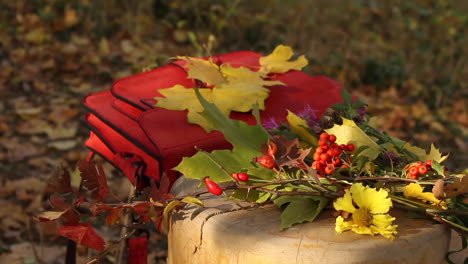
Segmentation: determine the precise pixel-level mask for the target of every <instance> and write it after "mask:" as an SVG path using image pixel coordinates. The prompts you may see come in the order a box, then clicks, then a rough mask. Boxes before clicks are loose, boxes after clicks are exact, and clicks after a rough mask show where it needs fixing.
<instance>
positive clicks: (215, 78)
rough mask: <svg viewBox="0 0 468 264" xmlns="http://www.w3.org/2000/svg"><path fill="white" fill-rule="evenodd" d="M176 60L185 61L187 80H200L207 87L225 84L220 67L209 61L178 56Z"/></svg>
mask: <svg viewBox="0 0 468 264" xmlns="http://www.w3.org/2000/svg"><path fill="white" fill-rule="evenodd" d="M177 58H178V59H182V60H185V61H186V62H187V65H186V67H187V68H188V71H187V74H188V78H193V79H197V80H200V81H202V82H204V83H206V84H208V85H214V86H219V85H221V84H222V83H224V82H226V79H225V78H224V77H223V74H222V73H221V71H220V67H219V66H218V65H216V64H215V63H213V62H212V61H211V60H204V59H197V58H191V57H186V56H178V57H177Z"/></svg>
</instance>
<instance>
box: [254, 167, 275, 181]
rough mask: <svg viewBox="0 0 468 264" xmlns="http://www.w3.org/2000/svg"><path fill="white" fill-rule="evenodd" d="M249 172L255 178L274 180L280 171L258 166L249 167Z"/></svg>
mask: <svg viewBox="0 0 468 264" xmlns="http://www.w3.org/2000/svg"><path fill="white" fill-rule="evenodd" d="M247 174H249V175H250V176H251V179H252V180H254V179H255V178H259V179H262V180H269V181H270V180H274V179H276V178H277V176H278V173H277V172H275V171H274V170H272V169H268V168H265V167H258V168H248V169H247Z"/></svg>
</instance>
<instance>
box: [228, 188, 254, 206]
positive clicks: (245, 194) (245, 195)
mask: <svg viewBox="0 0 468 264" xmlns="http://www.w3.org/2000/svg"><path fill="white" fill-rule="evenodd" d="M259 197H260V192H259V191H257V190H253V189H237V190H236V191H235V192H234V193H233V194H232V195H231V196H230V198H233V199H237V200H244V201H248V202H252V203H255V202H256V201H257V200H258V199H259Z"/></svg>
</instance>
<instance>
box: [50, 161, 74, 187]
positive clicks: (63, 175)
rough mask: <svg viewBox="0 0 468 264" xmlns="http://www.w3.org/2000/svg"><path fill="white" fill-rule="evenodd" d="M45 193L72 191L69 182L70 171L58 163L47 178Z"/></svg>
mask: <svg viewBox="0 0 468 264" xmlns="http://www.w3.org/2000/svg"><path fill="white" fill-rule="evenodd" d="M46 192H47V193H54V192H57V193H70V192H73V189H72V186H71V182H70V172H69V171H68V170H67V169H65V168H64V167H63V166H62V165H59V166H58V167H57V168H56V169H55V171H54V173H53V174H52V176H50V178H49V180H48V185H47V188H46Z"/></svg>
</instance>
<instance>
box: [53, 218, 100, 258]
mask: <svg viewBox="0 0 468 264" xmlns="http://www.w3.org/2000/svg"><path fill="white" fill-rule="evenodd" d="M57 233H59V234H60V235H62V236H64V237H67V238H69V239H71V240H73V241H75V242H76V243H77V244H79V245H83V246H85V247H88V248H92V249H95V250H98V251H103V250H104V240H103V239H102V237H101V236H99V235H98V234H97V233H96V231H94V229H93V228H92V227H91V224H78V225H64V226H61V227H60V228H59V229H58V230H57Z"/></svg>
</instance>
